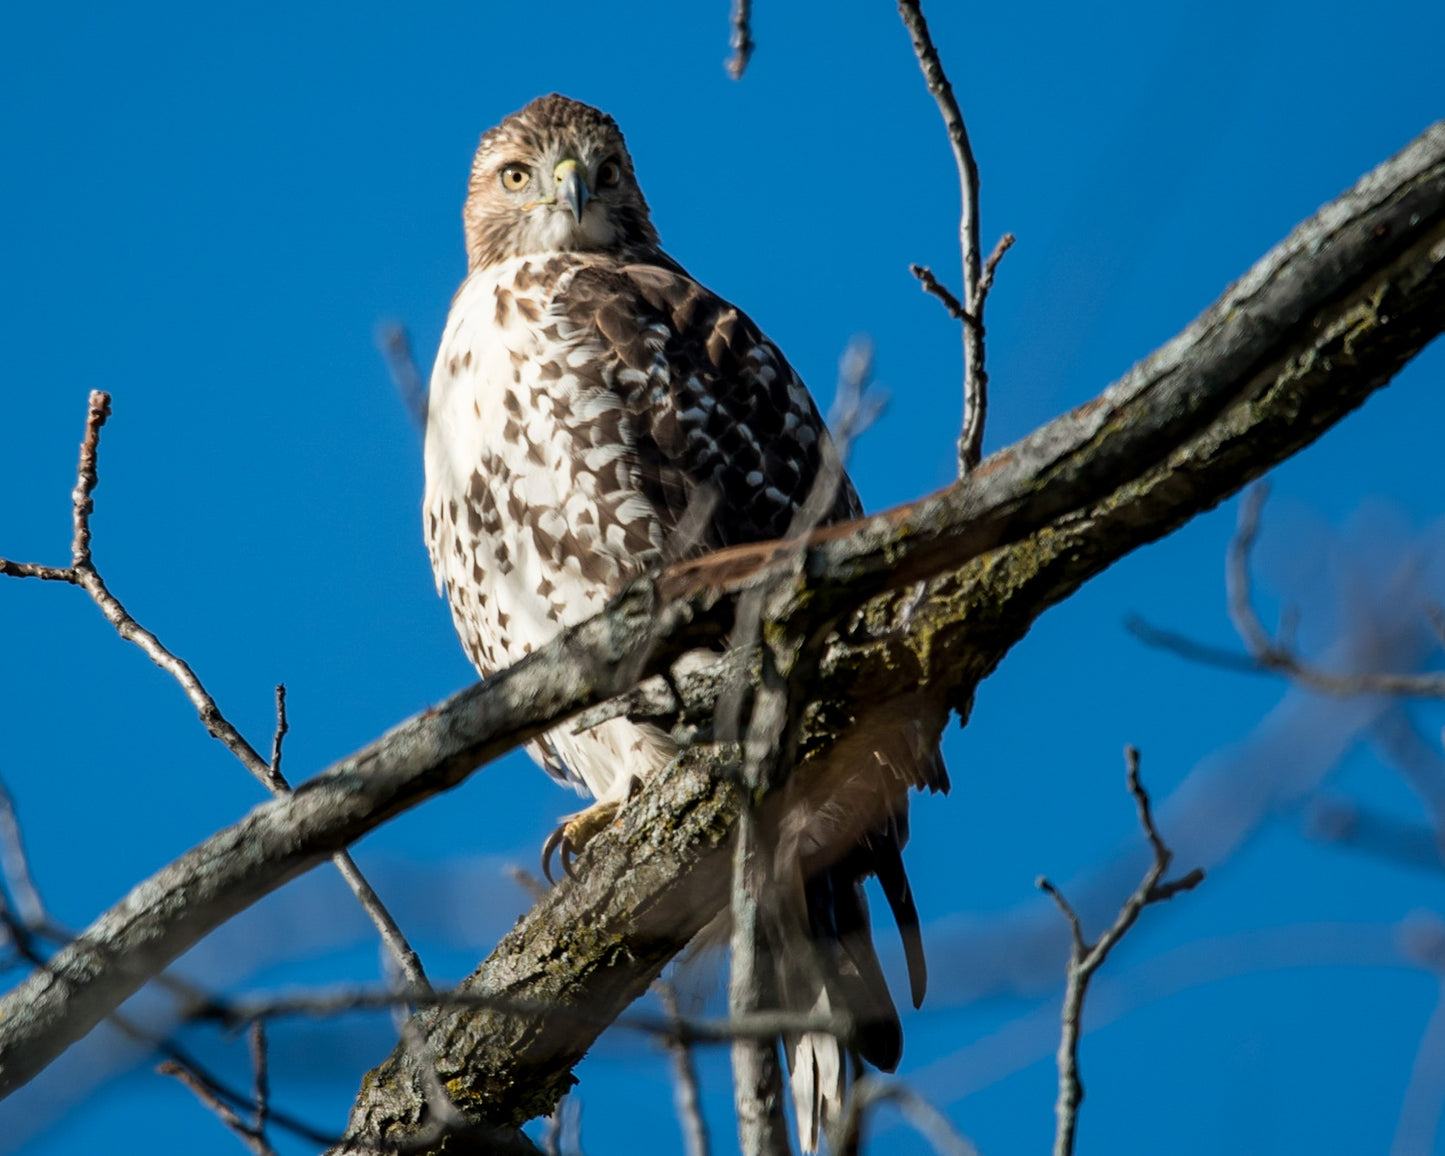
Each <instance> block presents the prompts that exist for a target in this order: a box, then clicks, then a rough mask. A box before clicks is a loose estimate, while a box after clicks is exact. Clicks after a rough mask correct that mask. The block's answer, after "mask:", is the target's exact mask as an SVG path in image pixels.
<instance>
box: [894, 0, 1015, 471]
mask: <svg viewBox="0 0 1445 1156" xmlns="http://www.w3.org/2000/svg"><path fill="white" fill-rule="evenodd" d="M898 14H899V15H900V16H902V17H903V24H904V27H906V28H907V29H908V35H909V37H910V38H911V39H912V41H913V55H914V56H916V57H917V58H918V67H919V68H920V69H921V70H922V71H923V80H924V83H925V84H927V86H928V91H929V92H930V93H931V94H932V95H933V99H934V102H935V103H936V104H937V105H938V111H939V113H941V114H942V116H943V124H944V128H945V129H946V130H947V131H948V143H949V145H950V147H951V148H952V149H953V159H954V163H955V164H956V165H957V166H958V189H959V196H960V200H961V203H962V207H961V209H960V213H959V219H958V243H959V248H960V249H961V251H962V257H963V302H962V303H960V302H959V301H958V299H956V298H954V297H953V295H952V294H951V293H949V292H948V290H947V289H944V288H943V286H942V285H940V284H939V283H938V281H937V280H936V279H935V278H934V276H933V274H932V273H931V272H929V271H928V270H927V269H926V268H923V267H921V266H918V265H913V266H910V268H912V270H913V273H914V276H916V277H917V278H918V279H919V280H920V281H922V282H923V287H924V289H926V290H927V291H928V292H930V293H932V294H933V295H934V296H935V297H937V298H938V299H939V300H940V301H942V302H943V303H944V306H945V307H946V308H947V309H948V311H949V313H950V314H952V315H953V316H954V317H956V318H958V319H959V320H961V321H962V322H963V433H962V435H961V436H960V437H959V439H958V476H959V477H960V478H964V477H967V476H968V475H969V473H971V472H972V471H973V470H974V469H976V468H977V467H978V464H979V462H980V461H981V460H982V459H983V427H984V420H985V418H986V417H987V415H988V371H987V370H986V369H985V367H984V325H983V309H984V304H985V300H986V298H987V296H988V291H989V288H990V287H991V286H992V285H993V277H994V272H995V271H996V270H997V268H998V263H999V261H1000V260H1001V259H1002V258H1003V255H1004V254H1005V253H1006V252H1008V249H1009V246H1010V245H1012V244H1013V242H1014V238H1013V234H1011V233H1006V234H1004V237H1003V239H1002V240H1000V241H999V243H998V245H997V246H996V247H995V248H994V251H993V253H992V255H991V256H990V257H989V259H988V267H987V270H986V271H985V269H984V268H983V265H982V262H983V257H982V253H981V249H982V245H981V244H980V242H979V199H978V186H979V181H978V164H977V162H976V161H975V160H974V157H973V146H972V145H971V144H970V143H969V139H968V127H967V125H965V124H964V121H963V113H962V112H961V111H960V110H959V107H958V99H957V98H956V97H955V96H954V95H953V85H951V84H950V83H949V82H948V76H947V74H946V73H945V72H944V71H943V61H942V60H941V59H940V58H939V55H938V49H937V48H935V47H934V44H933V38H932V37H931V36H930V35H929V32H928V23H927V21H925V20H924V18H923V9H922V7H921V5H920V0H898Z"/></svg>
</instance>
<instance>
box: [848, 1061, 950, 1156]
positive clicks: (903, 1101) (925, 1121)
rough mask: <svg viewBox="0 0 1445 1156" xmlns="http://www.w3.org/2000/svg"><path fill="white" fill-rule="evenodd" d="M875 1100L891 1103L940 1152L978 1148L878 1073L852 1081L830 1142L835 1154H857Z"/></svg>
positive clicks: (909, 1092)
mask: <svg viewBox="0 0 1445 1156" xmlns="http://www.w3.org/2000/svg"><path fill="white" fill-rule="evenodd" d="M879 1104H893V1105H895V1106H896V1107H897V1108H898V1109H899V1110H900V1111H901V1112H902V1113H903V1115H904V1118H905V1119H906V1120H907V1121H908V1122H909V1123H910V1124H911V1125H913V1127H914V1129H915V1130H916V1131H918V1132H919V1133H921V1134H922V1135H923V1136H924V1137H925V1138H926V1139H927V1140H928V1142H929V1143H930V1144H931V1145H932V1146H933V1150H934V1151H935V1152H938V1153H940V1156H978V1149H977V1148H975V1147H974V1146H973V1144H972V1143H970V1142H969V1141H968V1140H966V1139H964V1137H962V1136H960V1135H959V1134H958V1132H957V1130H956V1129H955V1128H954V1126H953V1124H952V1123H951V1122H950V1121H949V1119H948V1117H947V1116H945V1115H944V1114H943V1113H942V1112H940V1111H939V1110H938V1109H937V1108H935V1107H934V1106H933V1105H932V1104H930V1103H929V1102H928V1101H927V1100H925V1099H924V1098H923V1097H922V1096H920V1095H919V1094H918V1093H917V1092H915V1091H914V1090H913V1089H912V1088H910V1087H908V1086H907V1085H906V1084H903V1083H900V1082H899V1081H897V1080H889V1079H884V1078H883V1077H881V1076H864V1077H863V1078H862V1079H861V1080H859V1081H858V1083H857V1084H855V1085H854V1087H853V1094H852V1095H851V1096H849V1097H848V1110H847V1112H846V1113H844V1116H843V1120H842V1124H841V1126H840V1127H839V1129H838V1135H837V1139H836V1141H835V1142H834V1144H833V1149H832V1150H833V1151H834V1152H835V1153H836V1154H837V1156H859V1152H860V1151H861V1150H862V1144H863V1125H864V1123H865V1121H866V1120H867V1117H868V1113H869V1112H870V1111H872V1110H873V1109H874V1108H875V1107H877V1106H878V1105H879Z"/></svg>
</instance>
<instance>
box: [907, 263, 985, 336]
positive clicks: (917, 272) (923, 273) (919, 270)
mask: <svg viewBox="0 0 1445 1156" xmlns="http://www.w3.org/2000/svg"><path fill="white" fill-rule="evenodd" d="M908 271H909V272H910V273H912V274H913V275H914V276H915V277H917V278H918V281H919V284H920V285H922V286H923V291H924V292H925V293H931V294H933V296H935V297H937V298H938V299H939V300H940V301H942V302H943V307H944V308H945V309H947V310H948V315H949V316H950V317H952V318H953V319H954V320H955V321H965V322H966V321H968V320H970V318H969V315H968V310H966V309H965V308H964V307H963V302H961V301H960V300H959V299H958V298H957V297H955V296H954V295H953V294H952V293H951V292H949V290H948V286H946V285H944V284H943V283H941V282H940V281H939V280H938V278H937V277H935V276H934V275H933V270H932V269H930V268H929V267H928V266H927V265H909V266H908Z"/></svg>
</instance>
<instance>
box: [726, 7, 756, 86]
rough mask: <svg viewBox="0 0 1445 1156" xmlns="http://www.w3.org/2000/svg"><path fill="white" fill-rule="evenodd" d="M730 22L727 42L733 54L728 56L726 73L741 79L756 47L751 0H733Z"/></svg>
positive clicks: (735, 78)
mask: <svg viewBox="0 0 1445 1156" xmlns="http://www.w3.org/2000/svg"><path fill="white" fill-rule="evenodd" d="M731 23H732V36H731V37H730V39H729V41H728V43H729V44H730V45H731V47H732V50H733V54H732V56H730V57H729V58H728V65H727V67H728V75H729V76H731V77H732V78H733V79H734V80H741V79H742V78H743V73H744V72H746V71H747V70H748V61H750V60H751V59H752V58H753V49H754V48H756V47H757V45H756V44H754V43H753V0H733V11H732V17H731Z"/></svg>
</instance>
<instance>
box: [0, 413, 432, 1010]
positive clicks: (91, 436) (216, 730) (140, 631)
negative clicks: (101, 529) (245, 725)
mask: <svg viewBox="0 0 1445 1156" xmlns="http://www.w3.org/2000/svg"><path fill="white" fill-rule="evenodd" d="M110 412H111V410H110V394H108V393H105V392H103V391H101V390H92V391H91V394H90V404H89V407H88V409H87V412H86V420H85V436H84V437H83V438H82V439H81V443H80V464H79V466H78V468H77V470H76V482H75V489H74V490H73V491H72V493H71V522H72V525H73V528H74V529H73V534H72V538H71V545H70V566H69V567H64V568H57V567H53V566H39V565H35V564H31V563H14V562H7V561H5V560H3V559H0V574H9V575H12V576H15V577H22V578H42V579H49V580H53V581H62V582H68V583H70V584H71V585H74V586H79V587H80V588H81V589H82V590H84V591H85V592H86V593H87V594H89V595H90V597H91V600H92V601H93V602H94V603H95V604H96V606H98V607H99V608H100V612H101V613H102V614H104V615H105V618H106V621H108V622H109V623H110V624H111V625H112V626H113V627H115V630H116V633H118V634H119V635H120V636H121V637H122V638H124V639H125V640H126V641H128V642H133V643H135V644H136V645H137V646H138V647H140V648H141V650H143V651H144V652H145V653H146V655H147V656H148V657H149V658H150V660H151V661H152V662H154V663H155V664H156V665H157V666H159V667H160V668H161V669H162V670H164V671H165V672H166V673H168V674H169V675H171V677H172V678H174V679H175V680H176V682H177V683H179V684H180V687H181V689H182V690H183V691H184V692H185V694H186V697H187V698H188V699H190V701H191V705H192V706H193V707H195V708H196V713H197V714H198V715H199V716H200V719H201V724H202V725H203V726H204V727H205V728H206V730H207V732H208V733H209V734H210V735H211V736H212V737H213V738H215V739H216V740H217V741H219V742H220V743H222V744H223V745H224V746H225V747H226V749H227V750H229V751H230V752H231V753H232V754H233V755H235V756H236V758H237V760H238V761H239V762H240V763H241V765H242V766H243V767H245V768H246V770H248V771H249V772H251V774H252V775H253V776H255V778H256V779H258V780H259V781H260V782H261V784H262V785H263V786H264V787H265V788H266V789H267V790H269V791H270V792H271V793H272V794H273V795H284V794H287V793H289V792H290V789H291V788H290V787H289V786H288V785H287V783H286V780H285V778H284V777H283V776H282V774H281V739H282V736H284V735H285V733H286V729H287V727H286V701H285V697H286V691H285V688H284V687H281V686H278V687H277V688H276V710H277V727H276V736H275V739H274V740H273V744H272V755H271V760H270V761H269V762H268V761H267V760H266V759H263V758H262V757H261V755H260V754H259V753H258V752H257V750H256V748H255V747H253V746H252V745H251V744H250V743H249V742H247V741H246V739H245V738H244V737H243V736H242V735H241V732H240V731H238V730H237V729H236V728H235V727H234V726H232V725H231V722H230V720H229V719H227V718H226V716H225V715H223V714H222V713H221V708H220V707H219V706H217V705H216V700H215V699H214V698H212V697H211V694H210V692H209V691H208V690H206V688H205V686H204V685H203V684H202V682H201V680H200V678H199V677H198V676H197V675H196V672H195V671H194V670H192V669H191V667H190V665H189V664H188V663H187V662H185V660H183V659H181V658H180V657H178V656H177V655H175V654H173V653H172V652H171V651H170V650H168V649H166V647H165V646H164V645H162V643H161V640H160V639H159V638H157V637H156V636H155V635H154V634H152V633H151V632H150V631H149V630H147V629H145V628H144V627H143V626H141V625H140V623H138V622H137V621H136V620H135V619H134V618H132V617H131V615H130V613H129V612H128V611H127V610H126V608H125V607H124V606H123V605H122V604H121V601H120V599H118V598H117V597H116V596H115V595H114V594H112V593H111V592H110V589H109V588H108V587H107V586H106V584H105V580H104V579H103V578H102V577H101V575H100V571H99V570H97V569H96V566H95V563H94V560H93V559H92V557H91V549H90V541H91V530H90V517H91V514H92V513H94V511H95V499H94V497H93V494H94V492H95V487H96V486H97V485H99V483H100V477H99V473H98V456H99V451H100V431H101V428H102V427H103V426H104V425H105V422H106V419H107V418H109V417H110ZM334 861H335V863H336V868H337V870H338V871H340V872H341V877H342V878H343V879H344V880H346V883H347V886H349V887H350V888H351V890H352V892H353V894H355V896H356V898H357V901H358V902H359V903H360V904H361V907H362V910H364V911H365V912H366V914H367V915H368V916H369V917H370V919H371V921H372V923H373V924H375V925H376V929H377V932H378V933H379V934H380V936H381V939H382V942H383V944H385V946H386V948H387V950H388V951H390V952H391V954H392V956H393V958H395V960H396V962H397V965H398V966H399V967H400V968H401V969H402V971H403V973H404V974H405V975H406V977H407V983H408V984H409V986H411V987H414V988H420V987H425V986H426V983H427V980H426V972H425V971H424V970H423V969H422V965H421V960H420V959H419V958H418V956H417V954H416V952H415V951H414V950H412V947H411V945H410V944H409V943H408V942H407V939H406V936H405V935H404V934H403V933H402V930H401V928H400V927H399V926H398V925H397V922H396V920H395V919H393V918H392V916H391V913H390V912H389V911H388V910H387V909H386V906H385V905H384V904H383V903H382V902H381V899H380V897H378V895H377V894H376V892H375V890H373V889H372V887H371V884H370V883H368V882H367V881H366V879H365V877H364V876H363V875H362V874H361V871H360V869H359V868H358V867H357V866H356V863H355V862H354V861H353V860H352V858H351V856H350V854H349V853H347V852H346V851H339V852H337V854H336V855H335V856H334Z"/></svg>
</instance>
